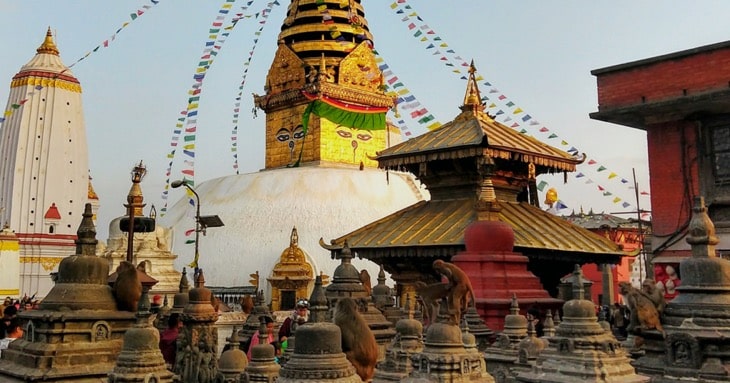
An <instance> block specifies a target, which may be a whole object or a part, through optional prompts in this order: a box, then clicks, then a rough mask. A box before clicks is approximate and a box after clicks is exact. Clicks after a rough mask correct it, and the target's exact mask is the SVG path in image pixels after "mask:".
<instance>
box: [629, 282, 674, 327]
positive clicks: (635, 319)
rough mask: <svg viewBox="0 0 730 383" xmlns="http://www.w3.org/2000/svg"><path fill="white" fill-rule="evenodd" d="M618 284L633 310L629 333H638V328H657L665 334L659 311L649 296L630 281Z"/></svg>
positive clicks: (630, 308)
mask: <svg viewBox="0 0 730 383" xmlns="http://www.w3.org/2000/svg"><path fill="white" fill-rule="evenodd" d="M618 286H619V292H620V293H621V295H623V296H624V299H625V300H626V305H627V306H628V307H629V310H630V311H631V318H630V321H629V327H628V331H629V333H637V329H638V331H641V330H650V329H656V330H657V331H659V332H661V333H662V336H663V335H664V328H663V327H662V323H661V320H660V318H659V311H657V307H656V306H655V305H654V302H652V300H651V299H650V298H649V296H648V295H647V294H645V293H644V292H642V291H641V290H639V289H637V288H635V287H633V286H631V283H629V282H620V283H619V284H618Z"/></svg>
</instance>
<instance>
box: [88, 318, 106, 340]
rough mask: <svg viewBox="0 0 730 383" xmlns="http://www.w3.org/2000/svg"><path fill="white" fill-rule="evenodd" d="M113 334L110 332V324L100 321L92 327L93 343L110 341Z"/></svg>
mask: <svg viewBox="0 0 730 383" xmlns="http://www.w3.org/2000/svg"><path fill="white" fill-rule="evenodd" d="M110 335H111V333H110V331H109V323H107V322H104V321H99V322H96V323H94V324H93V325H92V326H91V341H92V342H103V341H105V340H109V338H110V337H111V336H110Z"/></svg>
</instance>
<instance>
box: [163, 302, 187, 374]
mask: <svg viewBox="0 0 730 383" xmlns="http://www.w3.org/2000/svg"><path fill="white" fill-rule="evenodd" d="M182 325H183V324H182V321H181V320H180V314H178V313H172V314H170V317H169V318H168V319H167V328H166V329H165V330H164V331H162V333H161V334H160V351H162V357H163V358H164V359H165V365H166V366H167V369H168V370H171V371H172V369H173V368H174V367H175V356H176V351H177V336H178V334H180V328H182Z"/></svg>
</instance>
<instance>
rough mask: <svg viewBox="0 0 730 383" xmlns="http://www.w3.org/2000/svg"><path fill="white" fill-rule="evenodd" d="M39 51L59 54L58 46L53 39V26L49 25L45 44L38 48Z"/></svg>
mask: <svg viewBox="0 0 730 383" xmlns="http://www.w3.org/2000/svg"><path fill="white" fill-rule="evenodd" d="M36 52H37V53H39V54H40V53H48V54H52V55H56V56H58V47H56V43H55V42H54V41H53V33H52V32H51V27H48V32H46V38H45V39H44V40H43V44H41V46H39V47H38V49H36Z"/></svg>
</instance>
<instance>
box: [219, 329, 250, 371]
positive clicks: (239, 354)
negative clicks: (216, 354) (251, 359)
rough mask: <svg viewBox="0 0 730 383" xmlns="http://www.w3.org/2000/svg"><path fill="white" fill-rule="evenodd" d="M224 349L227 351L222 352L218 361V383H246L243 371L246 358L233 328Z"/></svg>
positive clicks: (246, 364) (236, 332)
mask: <svg viewBox="0 0 730 383" xmlns="http://www.w3.org/2000/svg"><path fill="white" fill-rule="evenodd" d="M226 348H227V350H226V351H223V353H222V354H221V357H220V359H218V382H225V383H241V382H244V381H246V379H248V376H247V375H246V374H245V372H244V371H245V370H246V367H247V366H248V358H247V357H246V353H245V352H243V351H241V349H240V348H239V345H238V330H237V329H236V327H235V326H234V327H233V332H232V333H231V337H230V338H229V339H228V347H226Z"/></svg>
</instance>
